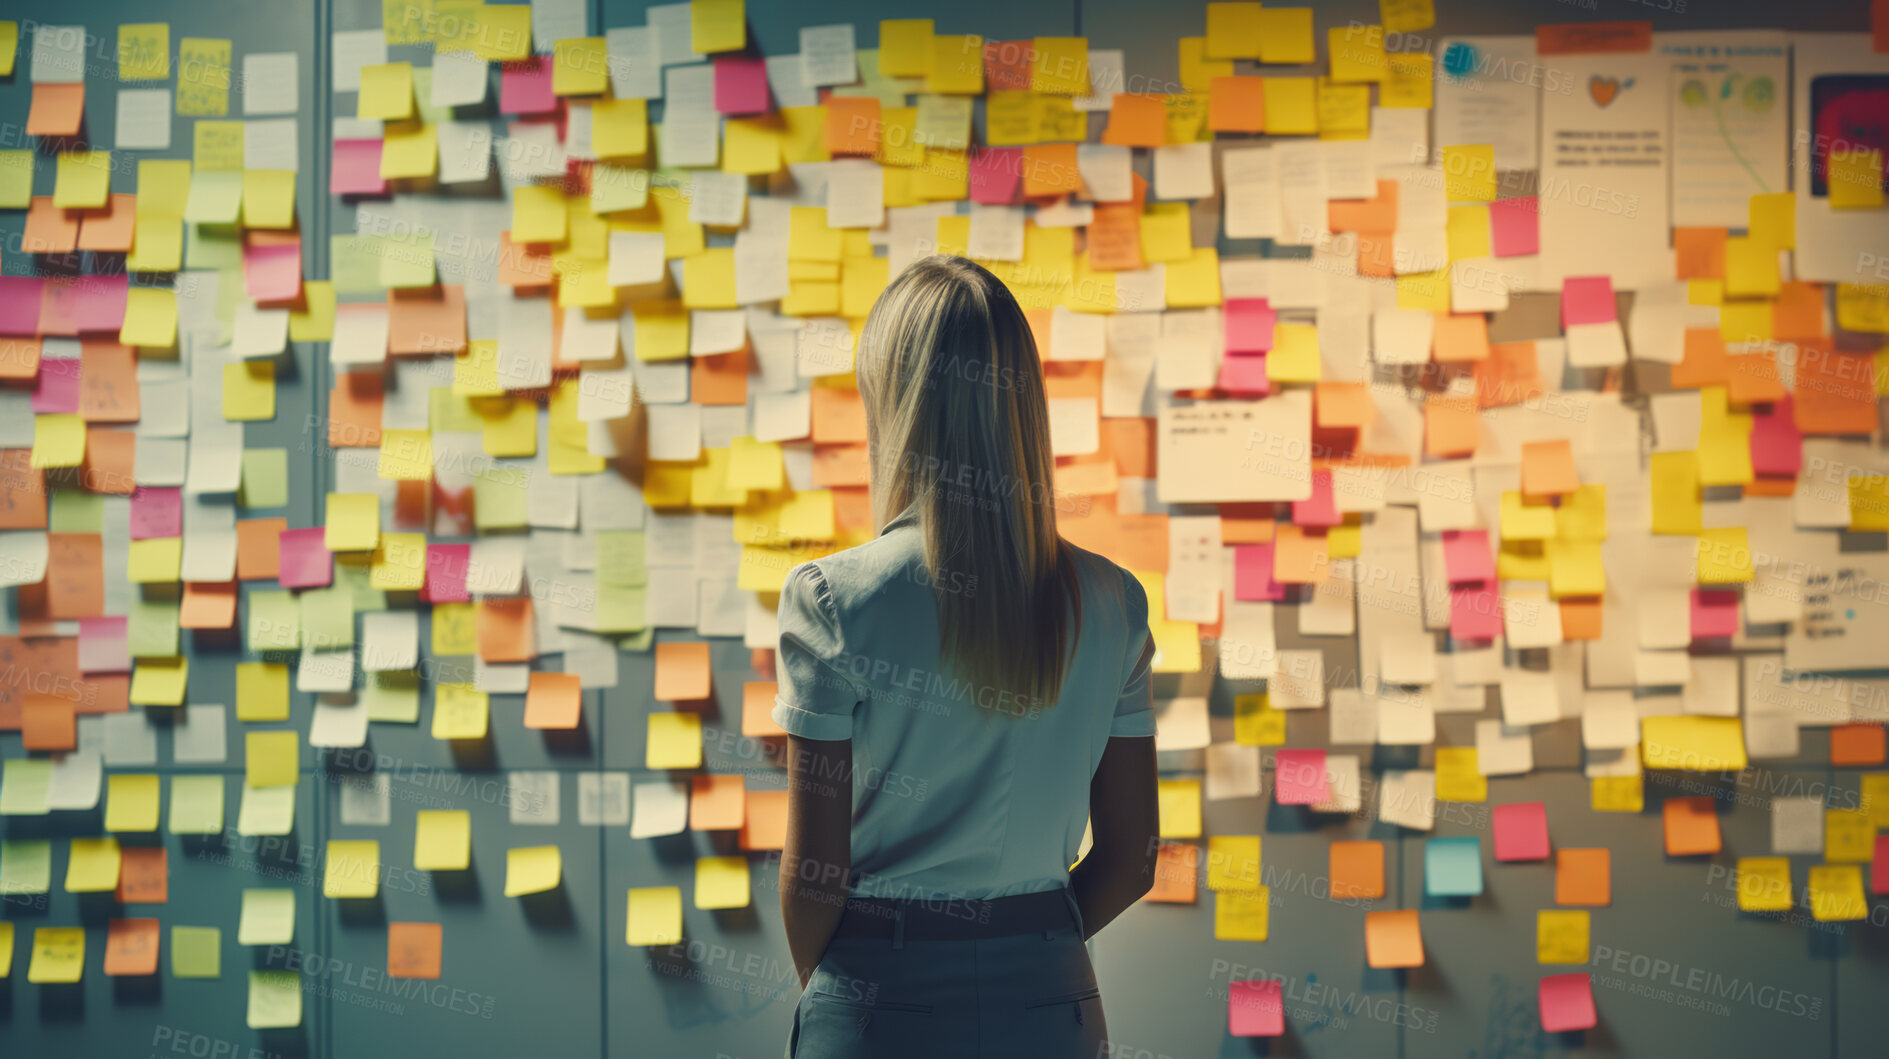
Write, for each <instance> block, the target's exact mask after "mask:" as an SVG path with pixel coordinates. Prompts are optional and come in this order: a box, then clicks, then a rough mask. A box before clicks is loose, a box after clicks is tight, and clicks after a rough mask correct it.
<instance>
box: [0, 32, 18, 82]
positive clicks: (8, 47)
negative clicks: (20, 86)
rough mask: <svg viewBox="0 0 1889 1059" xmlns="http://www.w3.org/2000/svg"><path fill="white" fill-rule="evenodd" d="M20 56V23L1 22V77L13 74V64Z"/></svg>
mask: <svg viewBox="0 0 1889 1059" xmlns="http://www.w3.org/2000/svg"><path fill="white" fill-rule="evenodd" d="M19 57H20V24H19V23H18V22H14V21H11V20H9V21H6V22H0V77H11V76H13V64H14V63H15V62H16V61H18V60H19Z"/></svg>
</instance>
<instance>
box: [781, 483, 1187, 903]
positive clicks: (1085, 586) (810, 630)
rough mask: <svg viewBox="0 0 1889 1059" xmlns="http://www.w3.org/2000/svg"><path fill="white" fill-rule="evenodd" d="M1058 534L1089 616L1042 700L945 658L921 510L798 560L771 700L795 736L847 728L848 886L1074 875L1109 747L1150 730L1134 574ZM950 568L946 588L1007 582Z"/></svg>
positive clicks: (954, 890) (979, 887)
mask: <svg viewBox="0 0 1889 1059" xmlns="http://www.w3.org/2000/svg"><path fill="white" fill-rule="evenodd" d="M1064 547H1068V548H1070V549H1071V551H1072V552H1073V553H1074V554H1075V557H1076V565H1077V569H1078V570H1079V572H1080V577H1081V582H1080V583H1081V590H1082V631H1081V635H1080V636H1079V637H1078V638H1077V642H1076V648H1075V654H1074V658H1073V660H1072V661H1071V663H1070V669H1069V673H1068V675H1067V676H1066V677H1065V679H1064V681H1063V689H1062V696H1061V698H1060V699H1059V700H1058V701H1057V702H1056V703H1055V704H1054V705H1051V706H1049V707H1047V708H1043V707H1037V708H1034V709H1033V708H1032V707H1031V706H1030V704H1029V703H1028V701H1027V693H1024V694H1018V693H1014V692H1010V691H998V690H995V689H990V688H985V689H982V690H974V689H971V688H969V686H968V683H967V682H964V681H960V680H959V679H958V678H957V677H956V676H955V675H954V674H953V673H952V672H951V668H950V667H949V666H948V665H945V664H944V663H943V662H942V661H941V660H940V658H939V652H938V618H937V609H936V602H935V597H934V595H933V587H932V579H931V576H930V575H929V573H928V572H927V569H926V566H925V560H924V540H923V537H922V534H921V533H920V530H919V528H918V525H917V522H916V513H915V511H912V510H908V511H906V512H905V513H904V514H902V515H900V516H899V517H898V518H895V519H893V520H892V521H891V522H890V523H888V524H887V525H886V527H885V529H883V530H881V531H880V533H879V536H878V538H877V539H875V540H872V541H869V542H867V543H866V544H862V545H860V546H858V547H856V548H848V549H846V550H845V551H842V552H837V553H835V554H833V555H829V556H827V557H825V558H822V559H816V560H814V561H812V562H807V563H802V564H801V565H799V566H797V567H795V568H794V569H793V570H791V571H789V572H788V575H787V581H786V584H785V586H784V587H783V588H782V590H781V596H780V650H779V666H778V667H777V668H778V673H777V675H778V677H779V681H780V691H779V694H778V695H777V696H776V697H775V700H774V713H773V716H774V720H775V721H776V722H777V723H779V724H780V726H781V727H782V728H785V729H786V730H787V731H788V732H790V733H792V734H794V735H797V736H800V737H802V738H806V739H823V740H838V739H851V740H852V744H853V745H852V752H853V835H852V852H853V868H854V871H855V874H856V878H855V880H854V883H853V893H854V894H856V895H858V896H862V897H896V898H922V899H928V900H939V899H950V898H987V897H1004V896H1008V895H1011V894H1021V893H1034V892H1037V891H1041V890H1054V889H1058V888H1060V887H1063V886H1066V885H1068V882H1069V866H1070V865H1071V864H1073V863H1074V862H1075V860H1076V855H1077V853H1078V851H1079V849H1080V847H1081V844H1082V835H1083V830H1084V828H1085V827H1086V825H1087V822H1088V818H1089V781H1090V780H1091V779H1092V778H1093V777H1094V775H1095V769H1096V766H1097V765H1098V764H1100V762H1101V760H1102V750H1103V747H1104V746H1105V745H1106V744H1107V742H1108V740H1109V738H1110V737H1112V736H1122V737H1147V736H1152V735H1154V707H1153V703H1152V701H1151V699H1150V685H1149V675H1148V667H1147V664H1146V662H1145V660H1144V659H1143V657H1142V649H1143V647H1144V646H1145V645H1146V643H1147V641H1148V636H1149V633H1148V599H1147V595H1146V594H1145V593H1144V591H1143V590H1142V587H1141V583H1140V582H1139V581H1137V580H1136V579H1135V578H1134V576H1133V575H1132V574H1130V573H1128V572H1127V571H1125V570H1123V569H1122V568H1121V567H1119V566H1117V565H1116V564H1115V563H1113V562H1110V561H1109V560H1108V559H1105V558H1103V557H1102V556H1099V555H1096V554H1095V553H1093V552H1089V551H1085V550H1083V549H1081V548H1075V547H1073V546H1071V545H1069V544H1067V543H1065V544H1064ZM944 576H945V578H946V579H947V585H946V587H948V588H952V589H956V590H961V591H973V592H975V591H984V592H993V591H1003V589H1002V588H1000V587H997V586H993V585H970V584H962V583H959V582H957V581H956V580H954V579H952V575H951V574H950V572H949V571H947V572H946V574H945V575H944ZM813 782H818V777H814V778H813Z"/></svg>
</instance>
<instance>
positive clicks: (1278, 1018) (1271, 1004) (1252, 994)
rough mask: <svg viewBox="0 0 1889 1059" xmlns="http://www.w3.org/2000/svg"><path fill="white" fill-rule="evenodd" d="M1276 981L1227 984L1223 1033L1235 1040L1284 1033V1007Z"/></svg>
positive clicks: (1276, 1035) (1269, 979) (1268, 979)
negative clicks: (1225, 1028)
mask: <svg viewBox="0 0 1889 1059" xmlns="http://www.w3.org/2000/svg"><path fill="white" fill-rule="evenodd" d="M1282 985H1283V983H1281V982H1280V981H1279V980H1278V979H1276V978H1267V979H1262V980H1260V981H1257V982H1230V983H1228V985H1227V1032H1228V1033H1230V1034H1232V1035H1233V1036H1235V1037H1279V1036H1283V1035H1284V1034H1285V1032H1286V1005H1285V997H1284V996H1283V995H1282V989H1281V987H1282Z"/></svg>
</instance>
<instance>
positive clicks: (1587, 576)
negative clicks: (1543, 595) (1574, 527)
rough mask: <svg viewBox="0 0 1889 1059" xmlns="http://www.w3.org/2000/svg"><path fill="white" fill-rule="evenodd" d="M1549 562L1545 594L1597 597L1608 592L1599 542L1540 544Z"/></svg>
mask: <svg viewBox="0 0 1889 1059" xmlns="http://www.w3.org/2000/svg"><path fill="white" fill-rule="evenodd" d="M1543 551H1544V552H1545V553H1546V556H1547V559H1548V594H1549V596H1551V597H1552V598H1554V599H1561V598H1564V597H1566V596H1598V595H1601V594H1602V593H1604V592H1606V591H1607V573H1606V571H1605V570H1604V569H1603V568H1602V567H1601V560H1600V542H1599V541H1564V540H1550V541H1546V542H1544V543H1543Z"/></svg>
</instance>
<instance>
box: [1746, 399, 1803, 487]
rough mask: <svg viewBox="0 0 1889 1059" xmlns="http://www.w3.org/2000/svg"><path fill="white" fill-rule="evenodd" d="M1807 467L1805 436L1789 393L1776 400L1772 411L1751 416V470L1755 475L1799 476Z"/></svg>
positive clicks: (1772, 405)
mask: <svg viewBox="0 0 1889 1059" xmlns="http://www.w3.org/2000/svg"><path fill="white" fill-rule="evenodd" d="M1803 466H1804V435H1803V434H1802V433H1801V432H1799V431H1798V429H1797V420H1796V414H1795V413H1794V412H1793V411H1792V410H1791V398H1790V395H1789V394H1786V395H1785V396H1784V397H1782V398H1780V399H1779V400H1777V401H1775V402H1773V403H1772V404H1771V409H1770V411H1768V412H1757V413H1754V414H1753V415H1752V417H1751V471H1752V473H1753V474H1764V475H1779V476H1782V477H1787V478H1789V477H1795V476H1796V474H1797V472H1798V471H1800V470H1802V469H1803Z"/></svg>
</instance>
